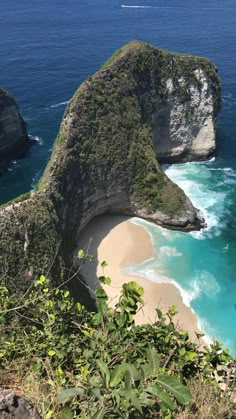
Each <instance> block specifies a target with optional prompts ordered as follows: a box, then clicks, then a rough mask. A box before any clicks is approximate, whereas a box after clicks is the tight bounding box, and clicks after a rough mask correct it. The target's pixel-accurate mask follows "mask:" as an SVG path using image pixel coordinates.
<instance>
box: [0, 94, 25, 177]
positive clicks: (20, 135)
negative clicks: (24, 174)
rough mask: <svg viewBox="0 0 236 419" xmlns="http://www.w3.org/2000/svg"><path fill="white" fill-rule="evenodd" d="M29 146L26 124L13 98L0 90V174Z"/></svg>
mask: <svg viewBox="0 0 236 419" xmlns="http://www.w3.org/2000/svg"><path fill="white" fill-rule="evenodd" d="M30 145H31V140H30V139H29V137H28V135H27V129H26V123H25V122H24V120H23V118H22V116H21V114H20V112H19V109H18V106H17V104H16V102H15V100H14V98H13V97H12V96H10V94H9V93H8V92H6V91H5V90H4V89H1V88H0V173H1V172H2V171H3V170H4V169H5V168H6V166H7V165H8V164H9V162H10V160H11V159H15V158H18V157H21V156H22V155H23V154H24V153H25V152H26V150H27V149H28V147H29V146H30Z"/></svg>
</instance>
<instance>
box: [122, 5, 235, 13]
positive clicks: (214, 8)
mask: <svg viewBox="0 0 236 419" xmlns="http://www.w3.org/2000/svg"><path fill="white" fill-rule="evenodd" d="M121 7H124V8H127V9H174V10H179V11H181V10H183V9H184V10H197V11H199V10H209V11H211V10H212V11H223V12H224V11H225V12H227V11H234V12H236V8H234V9H233V8H232V9H231V8H228V7H222V8H221V7H201V8H196V7H195V8H192V7H191V9H190V8H188V7H178V6H136V5H134V6H129V5H125V4H122V5H121Z"/></svg>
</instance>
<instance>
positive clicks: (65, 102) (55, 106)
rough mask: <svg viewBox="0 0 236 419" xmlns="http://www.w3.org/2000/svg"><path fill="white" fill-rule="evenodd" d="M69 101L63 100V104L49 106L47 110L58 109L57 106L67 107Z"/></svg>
mask: <svg viewBox="0 0 236 419" xmlns="http://www.w3.org/2000/svg"><path fill="white" fill-rule="evenodd" d="M68 103H69V100H65V101H64V102H59V103H54V104H53V105H50V106H49V108H51V109H54V108H58V107H59V106H64V105H68Z"/></svg>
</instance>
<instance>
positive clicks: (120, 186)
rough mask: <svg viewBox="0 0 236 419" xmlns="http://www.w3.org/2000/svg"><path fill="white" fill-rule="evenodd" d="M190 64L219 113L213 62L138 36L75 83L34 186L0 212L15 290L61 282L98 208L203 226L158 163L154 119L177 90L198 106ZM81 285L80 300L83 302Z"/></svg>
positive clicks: (2, 258)
mask: <svg viewBox="0 0 236 419" xmlns="http://www.w3.org/2000/svg"><path fill="white" fill-rule="evenodd" d="M196 70H201V71H202V72H203V73H204V74H205V76H206V77H208V84H209V86H210V87H209V89H210V90H211V89H212V90H213V91H214V95H213V99H212V100H213V102H214V106H213V108H214V113H215V114H216V113H217V111H218V108H219V101H220V85H219V81H218V78H217V72H216V68H215V66H214V65H213V64H212V63H210V61H208V60H206V59H204V58H201V57H194V56H190V55H180V54H175V53H171V52H168V51H165V50H161V49H157V48H154V47H152V46H151V45H149V44H145V43H142V42H138V41H135V42H131V43H129V44H127V45H125V46H124V47H122V48H121V49H120V50H119V51H117V52H116V53H115V54H114V55H113V56H112V57H111V59H110V60H108V62H107V63H106V64H105V65H104V66H103V67H102V68H101V69H100V70H99V71H98V72H97V73H96V74H95V75H93V76H92V77H89V79H88V80H87V81H86V82H84V83H83V84H82V85H81V86H80V87H79V89H78V90H77V91H76V93H75V94H74V96H73V98H72V99H71V101H70V103H69V104H68V107H67V109H66V111H65V114H64V117H63V120H62V123H61V128H60V131H59V134H58V137H57V139H56V141H55V144H54V148H53V153H52V157H51V159H50V161H49V163H48V165H47V167H46V170H45V173H44V175H43V177H42V178H41V180H40V182H39V184H38V188H37V191H36V192H35V193H34V194H33V195H32V196H31V195H30V197H29V198H28V196H23V197H19V198H17V199H16V200H14V201H13V202H11V203H10V204H9V205H5V206H3V208H1V209H0V235H1V242H0V274H1V275H2V277H3V278H4V281H5V282H6V283H7V285H8V286H9V283H10V281H11V280H12V278H17V279H15V280H14V281H13V282H14V285H13V287H14V286H17V287H18V288H24V287H26V286H27V284H28V283H29V282H31V281H32V280H33V279H35V277H37V276H38V275H40V274H42V273H46V274H48V275H50V279H52V280H53V281H54V282H60V281H61V280H63V279H66V278H67V275H68V273H70V272H71V266H73V260H74V252H75V249H76V245H77V240H78V234H79V233H80V231H81V230H82V229H83V228H84V227H85V225H86V224H87V223H88V222H89V221H90V220H91V219H92V218H93V217H94V216H95V215H98V214H102V213H116V214H126V215H129V216H139V217H142V218H144V219H147V220H150V221H153V222H155V223H156V224H159V225H162V226H164V227H167V228H174V229H180V230H184V231H190V230H192V229H199V228H201V226H202V220H201V219H200V218H199V214H198V211H197V210H196V209H195V208H194V207H193V206H192V204H191V202H190V201H189V199H188V198H187V197H186V195H185V193H184V192H183V191H182V190H181V189H180V188H179V187H178V186H177V185H176V184H174V183H173V182H171V181H170V179H169V178H168V177H167V176H166V175H165V173H164V172H163V171H162V169H161V167H160V165H159V162H158V146H156V144H154V143H155V141H154V122H153V120H154V119H155V118H154V117H155V114H156V113H157V110H158V109H159V108H158V107H159V105H160V103H162V102H163V100H166V101H167V102H168V101H169V102H171V100H172V99H173V98H176V97H177V99H178V100H177V102H178V103H179V102H181V106H182V103H183V102H184V103H185V105H186V106H185V107H184V109H185V110H186V112H187V113H189V114H191V110H192V109H193V107H194V106H195V107H196V104H194V103H193V104H192V103H191V101H190V100H189V89H190V88H191V86H193V85H194V86H195V87H197V89H199V92H200V89H201V86H200V84H201V81H199V79H198V78H197V76H196ZM169 80H172V82H173V83H172V85H173V86H172V88H173V91H172V92H171V93H170V91H169V87H168V86H169V85H168V81H169ZM180 80H182V81H183V80H184V84H183V82H182V81H180ZM170 96H171V97H170ZM169 102H168V103H169ZM181 109H182V108H181ZM196 112H197V111H196ZM200 125H201V123H200ZM200 128H201V127H200ZM167 129H168V127H167ZM25 198H26V199H25ZM27 198H28V199H27ZM75 277H76V274H75ZM18 278H21V279H20V280H18ZM22 278H24V279H22ZM75 288H76V290H77V287H75ZM85 288H86V287H85V286H83V285H81V286H80V289H79V290H77V294H76V298H78V299H81V301H82V302H84V303H85V304H87V305H89V301H88V300H91V298H90V297H88V296H87V294H86V298H82V294H83V293H84V292H85Z"/></svg>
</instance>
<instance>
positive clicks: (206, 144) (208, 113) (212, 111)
mask: <svg viewBox="0 0 236 419" xmlns="http://www.w3.org/2000/svg"><path fill="white" fill-rule="evenodd" d="M176 83H177V86H178V88H177V92H176ZM186 85H187V86H186ZM178 89H183V91H182V92H181V90H180V91H179V92H178ZM166 92H167V93H166V95H165V97H162V98H159V100H158V103H157V106H156V111H155V112H154V114H153V116H152V124H153V142H154V145H155V148H156V151H157V156H158V160H159V161H160V162H168V163H170V162H177V163H180V162H185V161H192V160H194V161H196V160H206V159H208V158H209V157H210V156H212V154H213V153H214V152H215V149H216V117H217V112H218V110H219V107H220V100H219V99H220V85H219V82H218V80H217V74H216V70H215V72H214V67H212V68H210V67H209V68H205V67H204V66H203V67H201V66H199V68H196V69H195V70H193V72H192V75H191V80H190V81H187V79H186V76H185V77H184V76H181V77H180V78H178V79H177V81H174V80H173V78H168V79H167V81H166ZM180 93H181V94H180Z"/></svg>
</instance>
